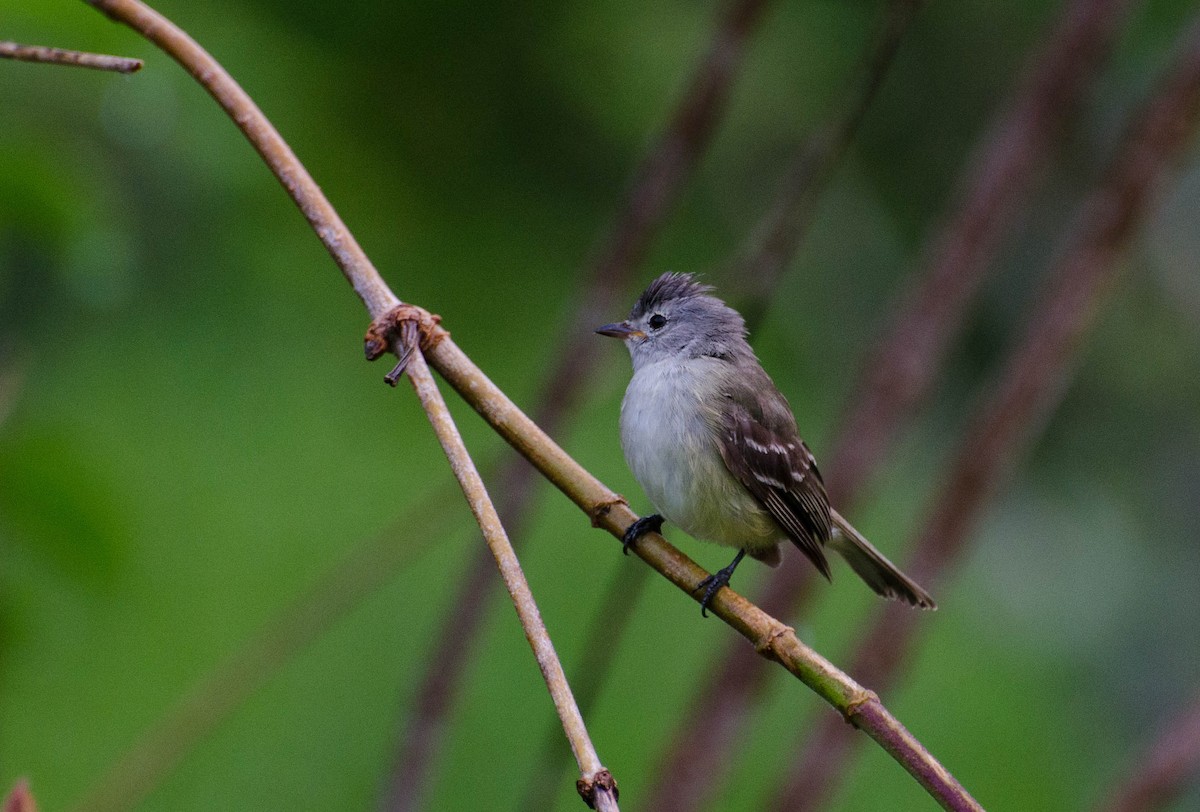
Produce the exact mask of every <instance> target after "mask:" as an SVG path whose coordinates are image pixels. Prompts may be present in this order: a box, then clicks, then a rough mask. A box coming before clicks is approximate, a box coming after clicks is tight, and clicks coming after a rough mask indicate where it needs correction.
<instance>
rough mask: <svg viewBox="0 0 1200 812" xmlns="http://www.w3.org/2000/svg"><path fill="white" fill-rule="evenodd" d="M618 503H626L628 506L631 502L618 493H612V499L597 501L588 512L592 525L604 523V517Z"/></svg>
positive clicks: (597, 525) (596, 525)
mask: <svg viewBox="0 0 1200 812" xmlns="http://www.w3.org/2000/svg"><path fill="white" fill-rule="evenodd" d="M618 505H625V506H626V507H628V506H629V503H628V502H626V501H625V497H624V496H621V495H620V494H616V493H614V494H613V495H612V498H611V499H605V500H604V501H602V502H597V503H596V504H594V505H592V507H591V508H590V509H589V510H588V512H587V514H588V518H589V519H591V520H592V527H600V526H601V525H603V524H604V517H606V516H607V515H608V513H609V511H611V510H612V509H613V508H615V507H617V506H618Z"/></svg>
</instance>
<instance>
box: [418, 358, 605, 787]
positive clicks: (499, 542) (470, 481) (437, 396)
mask: <svg viewBox="0 0 1200 812" xmlns="http://www.w3.org/2000/svg"><path fill="white" fill-rule="evenodd" d="M399 354H400V353H397V355H399ZM408 377H409V380H411V381H412V385H413V389H415V390H416V392H417V397H418V398H420V400H421V405H422V406H423V407H424V408H425V413H426V414H427V415H428V416H429V422H430V424H431V425H432V426H433V430H434V433H436V434H437V438H438V442H440V443H441V445H442V450H443V451H445V452H446V457H447V459H449V460H450V468H451V469H452V470H453V471H454V476H455V477H456V478H457V479H458V482H459V484H460V485H461V486H462V490H463V495H464V496H466V497H467V502H468V503H469V504H470V506H471V512H472V513H473V514H474V515H475V521H476V522H478V524H479V528H480V530H482V531H483V537H484V540H485V541H486V542H487V545H488V549H490V550H491V552H492V555H493V556H495V558H496V566H497V567H498V568H499V570H500V575H501V577H502V578H503V579H504V586H505V587H506V588H507V589H508V594H509V595H510V596H511V597H512V601H513V606H514V607H515V608H516V610H517V616H518V617H520V619H521V627H522V628H523V629H524V630H525V637H526V638H527V639H528V640H529V645H530V647H531V648H532V649H533V653H534V656H535V657H536V659H537V663H538V668H540V669H541V671H542V678H543V679H545V681H546V687H547V688H548V689H549V690H550V696H551V698H552V699H553V700H554V707H555V709H556V710H557V711H558V716H559V719H560V720H561V721H562V725H563V730H564V731H565V732H566V734H567V740H568V741H569V742H570V743H571V751H572V752H573V753H574V754H575V761H576V762H577V763H578V764H579V772H580V778H579V788H580V789H579V794H580V795H582V796H583V798H584V800H585V801H586V802H587V805H588V806H589V807H591V808H593V809H597V808H598V809H601V810H615V809H616V808H617V787H616V783H615V782H614V781H613V779H612V775H611V774H610V773H609V772H608V770H606V769H605V768H604V765H603V764H601V763H600V757H599V756H598V755H596V748H595V747H593V746H592V741H591V739H590V738H589V737H588V733H587V728H586V726H585V725H584V722H583V716H582V714H580V712H579V707H578V706H577V705H576V704H575V697H574V696H572V694H571V687H570V686H569V685H568V684H567V675H566V674H565V673H563V668H562V663H560V662H559V660H558V655H557V654H556V653H555V651H554V645H553V643H551V642H550V635H549V634H548V633H547V632H546V627H545V625H544V624H543V623H542V617H541V614H540V613H539V612H538V608H537V604H536V603H535V602H534V600H533V592H531V591H530V589H529V583H528V582H527V581H526V580H525V574H524V573H523V572H522V571H521V564H520V562H518V561H517V554H516V552H514V551H513V548H512V544H510V543H509V541H508V534H507V533H505V532H504V526H503V525H502V524H500V515H499V514H498V513H496V508H495V506H494V505H493V504H492V500H491V499H490V498H489V497H488V495H487V490H486V489H485V488H484V487H483V479H481V478H480V476H479V472H478V471H477V470H476V469H475V463H474V461H473V460H472V459H471V455H470V454H469V453H468V452H467V448H466V446H465V445H464V444H463V441H462V437H460V436H459V434H458V428H457V427H456V426H455V425H454V419H453V418H452V417H451V416H450V410H449V409H448V408H446V402H445V400H443V399H442V395H441V393H440V392H439V391H438V388H437V384H435V383H434V381H433V376H432V375H430V374H429V368H428V367H427V366H426V365H425V359H424V356H422V355H421V353H420V352H414V353H413V355H412V358H411V359H410V360H409V363H408Z"/></svg>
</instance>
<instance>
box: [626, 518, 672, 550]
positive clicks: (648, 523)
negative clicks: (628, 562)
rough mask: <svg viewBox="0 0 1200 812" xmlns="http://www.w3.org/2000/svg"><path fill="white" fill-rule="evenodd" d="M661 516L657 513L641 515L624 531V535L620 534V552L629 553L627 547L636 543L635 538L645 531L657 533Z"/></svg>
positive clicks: (661, 520)
mask: <svg viewBox="0 0 1200 812" xmlns="http://www.w3.org/2000/svg"><path fill="white" fill-rule="evenodd" d="M663 521H664V520H663V517H662V516H659V515H658V514H657V513H655V514H653V515H651V516H643V517H642V518H640V519H638V520H637V521H636V522H634V523H633V524H631V525H629V528H628V529H627V530H626V531H625V535H623V536H621V552H623V553H625V555H629V548H630V547H632V546H633V545H634V544H636V543H637V540H638V539H640V538H641V537H642V536H644V535H646V534H647V533H657V532H659V531H660V530H662V526H663Z"/></svg>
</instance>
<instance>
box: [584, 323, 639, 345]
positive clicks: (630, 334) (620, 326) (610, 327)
mask: <svg viewBox="0 0 1200 812" xmlns="http://www.w3.org/2000/svg"><path fill="white" fill-rule="evenodd" d="M596 332H597V333H599V334H600V335H602V336H612V337H613V338H619V339H621V340H622V341H624V340H625V339H627V338H645V337H646V334H645V333H643V332H642V331H641V330H635V329H634V328H632V327H630V326H629V322H627V321H615V322H613V323H612V324H605V325H604V326H602V327H597V328H596Z"/></svg>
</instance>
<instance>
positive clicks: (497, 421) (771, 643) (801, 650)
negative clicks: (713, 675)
mask: <svg viewBox="0 0 1200 812" xmlns="http://www.w3.org/2000/svg"><path fill="white" fill-rule="evenodd" d="M87 2H89V3H91V4H92V5H94V6H96V7H98V8H100V9H102V10H103V11H105V12H106V13H107V14H109V15H110V16H111V17H113V18H114V19H116V20H118V21H119V22H122V23H125V24H127V25H129V26H131V27H132V28H134V29H135V30H137V31H138V32H139V33H141V34H142V35H143V36H145V37H147V38H149V39H150V40H152V41H153V42H155V43H156V44H157V45H159V46H160V47H161V48H163V49H164V50H165V51H166V52H167V53H168V54H170V55H171V56H172V57H174V58H175V59H177V60H178V61H180V62H181V64H183V65H184V66H185V67H186V68H187V69H188V70H189V72H191V73H192V75H193V76H194V77H196V79H197V80H198V81H199V82H201V84H203V85H204V86H205V88H206V89H207V90H208V91H209V93H210V94H211V95H212V96H213V97H214V98H215V99H216V100H217V102H218V103H219V104H221V106H222V107H223V108H225V109H226V110H227V112H229V114H230V116H231V117H232V118H233V119H234V121H235V122H236V123H237V124H238V126H239V128H241V129H242V131H243V133H245V134H246V136H247V137H248V138H250V140H251V141H252V142H253V143H254V146H255V148H256V149H257V150H258V151H259V154H260V155H262V157H263V159H264V161H266V162H267V164H268V166H270V167H271V169H272V171H274V172H275V173H276V176H277V177H279V179H280V181H281V182H282V183H283V185H284V187H285V188H286V189H287V191H288V193H289V194H290V195H291V196H292V198H293V200H295V201H296V203H297V205H298V206H299V207H300V209H301V211H302V212H303V213H304V214H305V216H306V217H307V218H308V219H309V220H310V222H311V223H312V224H313V228H314V230H315V231H316V233H317V235H318V236H319V237H320V238H321V240H322V242H323V243H324V244H325V245H326V248H327V249H328V250H329V252H330V254H331V255H332V256H333V258H334V259H335V261H336V262H337V264H338V266H339V268H341V270H342V272H343V274H344V275H345V276H346V278H347V280H348V281H349V282H350V283H351V285H352V286H353V288H354V290H355V291H356V292H357V293H358V295H359V297H360V298H361V299H362V300H363V303H364V304H365V305H366V307H367V310H368V312H370V313H371V315H372V316H373V317H374V318H376V319H378V318H380V317H382V316H385V315H387V314H388V313H390V312H391V311H393V310H395V309H396V306H397V304H398V300H397V299H396V296H395V294H393V293H392V292H391V290H390V289H389V288H388V287H387V285H386V284H385V283H384V282H383V280H382V278H381V277H380V276H379V274H378V272H377V271H376V270H375V268H374V266H372V265H371V263H370V261H369V260H368V259H367V257H366V255H365V254H364V253H363V251H362V249H361V248H360V247H359V246H358V244H357V242H356V241H355V239H354V237H353V235H352V234H351V233H350V232H349V231H348V230H347V229H346V227H345V225H344V224H343V223H342V222H341V220H340V218H338V217H337V215H336V213H335V212H333V208H332V206H331V205H330V204H329V202H328V200H326V199H325V198H324V196H323V194H322V193H321V191H320V189H319V188H318V187H317V186H316V184H315V183H314V182H313V180H312V178H311V176H310V175H309V174H308V172H307V171H306V170H305V169H304V168H303V166H302V165H300V163H299V161H298V160H297V159H296V157H295V155H294V154H293V153H292V152H291V150H290V149H289V148H288V147H287V145H286V144H285V143H284V142H283V139H282V138H281V137H280V136H279V134H278V132H276V131H275V130H274V128H273V127H272V126H271V124H270V123H269V122H268V121H267V120H266V118H265V117H264V116H263V115H262V113H261V111H259V110H258V108H257V107H256V106H255V105H254V104H253V102H252V101H251V100H250V98H249V97H248V96H247V95H246V94H245V92H244V91H242V90H241V88H239V87H238V86H237V84H236V83H235V82H234V81H233V79H232V78H231V77H230V76H229V75H228V73H226V72H225V71H224V70H223V69H222V68H221V67H220V66H219V65H218V64H217V63H216V62H215V60H213V58H212V57H211V56H210V55H208V54H207V53H206V52H205V51H204V50H203V49H202V48H200V46H199V45H197V44H196V43H195V42H194V41H193V40H192V39H191V38H190V37H188V36H187V35H186V34H184V33H183V32H182V31H181V30H179V29H178V28H177V27H176V26H175V25H174V24H173V23H171V22H170V21H169V20H167V19H166V18H165V17H163V16H161V15H159V14H157V13H156V12H154V11H152V10H151V9H149V8H148V7H146V6H145V5H144V4H142V3H141V2H139V0H87ZM408 307H409V308H410V309H411V310H412V311H414V312H416V311H419V312H421V313H423V312H424V311H420V309H419V308H415V307H412V306H408ZM423 335H424V336H425V338H426V341H425V345H424V346H423V347H422V352H423V353H424V355H423V356H422V358H423V359H428V360H429V362H430V364H431V365H432V366H433V367H434V368H435V369H437V370H438V372H440V373H441V374H442V376H443V377H444V378H445V379H446V381H447V382H448V383H449V384H450V385H451V386H452V387H454V389H455V390H456V391H457V392H458V393H459V394H460V395H461V396H462V397H463V399H464V400H466V401H467V403H468V404H470V405H471V407H472V408H474V409H475V410H476V411H477V412H478V413H479V414H480V415H481V416H482V417H483V418H484V419H485V420H486V421H487V423H488V424H489V425H490V426H491V427H492V428H493V429H494V430H495V431H496V432H497V433H498V434H499V435H500V436H501V437H503V438H504V439H505V440H506V441H507V442H508V443H509V444H510V445H511V446H513V447H514V448H516V449H517V450H518V451H519V452H520V453H521V454H522V455H524V456H525V457H526V459H528V460H529V461H530V462H532V463H533V464H534V466H535V467H537V469H538V470H539V471H541V472H542V474H543V475H544V476H545V477H546V478H547V479H549V480H550V481H551V482H552V483H553V484H554V485H555V486H556V487H558V488H559V489H560V490H561V491H562V492H563V493H564V494H566V496H567V497H568V498H570V499H571V501H573V502H574V503H575V504H576V505H578V506H579V507H580V508H581V509H582V510H583V511H584V512H585V513H586V514H587V515H588V516H590V517H591V518H592V521H593V524H595V525H596V526H599V527H602V528H603V529H604V530H606V531H607V532H609V533H610V534H611V535H612V536H614V537H615V538H620V537H621V536H622V535H623V533H624V532H625V530H626V528H628V527H629V525H630V524H632V523H633V521H634V520H635V519H636V518H637V517H636V515H635V514H634V513H633V512H632V511H631V510H629V508H628V506H627V505H626V504H625V502H624V500H623V499H621V498H620V497H619V496H618V495H617V494H615V493H614V492H613V491H611V490H610V489H609V488H607V487H605V486H604V484H603V483H601V482H600V481H599V480H597V479H596V478H595V477H593V476H592V475H591V474H590V473H588V472H587V470H586V469H584V468H583V467H582V466H581V465H579V463H577V462H576V461H575V460H574V459H572V458H571V457H570V456H569V455H568V454H567V453H566V452H565V451H563V450H562V449H561V448H560V447H559V446H558V445H556V444H555V443H554V441H553V440H551V439H550V438H549V437H548V436H547V435H546V434H545V433H544V432H543V431H542V430H541V429H540V428H539V427H538V426H537V425H536V424H535V423H533V421H531V420H530V419H529V418H528V417H527V416H526V415H525V414H524V413H523V412H521V410H520V409H518V408H517V407H516V405H515V404H513V402H512V401H511V400H510V399H509V398H508V397H507V396H506V395H505V394H504V393H503V392H502V391H501V390H500V389H499V388H498V387H496V385H495V384H493V383H492V382H491V381H490V380H489V379H488V378H487V377H486V376H485V375H484V374H483V372H482V371H480V369H479V368H478V367H476V366H475V365H474V364H473V363H472V362H471V361H470V359H469V358H467V356H466V355H465V354H464V353H463V352H462V350H461V349H459V348H458V347H457V345H455V343H454V342H453V341H452V340H451V339H450V338H449V337H448V334H446V333H445V332H444V331H442V330H440V328H438V327H436V326H432V327H430V328H428V329H427V330H426V331H423ZM416 357H417V356H415V355H414V358H416ZM636 552H637V554H638V556H639V557H640V558H642V560H644V561H646V562H647V563H649V564H650V565H651V566H652V567H654V569H656V570H657V571H658V572H659V573H660V574H662V575H663V576H664V577H665V578H666V579H667V580H669V581H670V582H671V583H673V584H675V585H676V586H677V587H679V588H680V589H681V590H683V591H684V592H685V593H686V594H688V595H690V596H691V597H692V598H693V599H695V600H697V601H698V600H699V595H698V593H697V590H698V586H699V583H700V582H701V581H702V580H703V579H704V578H706V577H707V575H708V573H706V572H705V571H704V570H703V569H702V568H700V567H699V566H697V565H696V564H695V563H694V562H692V561H691V560H690V559H688V558H687V557H686V556H684V555H683V554H682V553H680V552H679V551H678V550H676V549H675V548H674V547H672V546H671V545H670V544H669V543H668V542H667V541H666V539H664V538H663V537H662V536H660V535H658V534H647V535H646V536H644V537H642V539H641V540H640V541H639V543H638V545H637V550H636ZM709 611H710V612H711V613H712V614H713V615H715V616H716V617H719V618H721V619H722V620H723V621H724V622H725V623H727V624H728V625H729V626H731V627H732V628H733V629H734V630H735V631H737V632H738V633H739V634H742V635H743V636H744V637H746V638H747V639H748V640H750V641H751V642H752V643H754V644H755V647H756V649H757V650H758V651H760V652H761V653H762V654H763V655H764V656H766V657H768V658H769V659H772V660H775V661H777V662H779V663H780V664H782V665H783V666H784V667H785V668H786V669H787V670H788V671H789V672H791V673H792V674H794V675H795V676H796V677H797V678H799V679H800V680H801V681H803V682H804V683H805V684H806V685H808V686H809V687H811V688H812V689H813V690H814V691H815V692H816V693H817V694H818V695H820V696H821V697H822V698H823V699H825V700H826V701H827V702H829V703H830V704H831V705H833V706H834V707H836V708H837V709H838V710H840V711H841V712H842V714H843V715H844V716H845V717H846V718H847V719H848V720H850V721H851V722H852V723H853V724H854V725H856V726H857V727H860V728H861V729H862V730H863V731H864V732H866V733H867V734H868V735H869V736H871V737H872V738H873V739H875V740H876V741H877V742H878V743H879V744H880V746H881V747H883V748H884V750H885V751H887V752H888V753H889V754H890V755H891V756H892V757H893V758H894V759H896V761H897V762H899V763H900V764H901V765H902V766H904V767H905V769H906V770H908V771H909V772H910V773H911V774H912V775H913V776H914V777H915V778H916V779H917V780H918V781H919V782H920V783H921V785H922V786H924V787H925V788H926V790H927V791H928V792H929V793H930V794H931V795H932V796H933V797H934V798H936V799H937V800H938V801H939V802H940V803H941V804H942V805H943V806H945V807H946V808H949V809H979V808H980V807H979V805H978V804H977V803H976V802H975V801H974V800H973V799H972V798H971V797H970V795H969V794H967V792H966V790H964V789H963V788H962V786H961V785H959V784H958V782H957V781H956V780H955V779H954V778H953V776H951V775H950V774H949V773H948V772H947V771H946V770H945V768H944V767H942V766H941V764H939V763H938V761H937V760H936V759H934V758H933V756H932V755H931V754H930V753H929V752H928V751H927V750H925V748H924V747H923V746H922V745H921V744H920V742H918V741H917V740H916V739H915V738H914V737H913V736H912V735H911V734H910V733H909V732H908V731H907V730H906V729H905V728H904V726H903V725H901V724H900V722H899V721H898V720H897V719H896V718H895V717H893V716H892V715H891V714H889V713H888V712H887V711H886V709H884V708H883V706H882V705H881V704H880V703H879V700H878V698H877V697H876V696H875V695H874V694H872V693H871V692H869V691H867V690H865V689H863V688H862V687H861V686H860V685H858V684H857V683H855V682H854V681H853V680H851V679H850V678H849V677H847V676H846V675H845V674H843V673H842V672H840V671H838V670H837V669H836V668H834V667H833V665H832V664H831V663H829V662H828V661H827V660H825V659H824V658H823V657H821V656H820V655H819V654H817V653H816V652H815V651H813V650H812V649H809V648H808V647H807V646H805V645H804V644H803V643H801V642H800V640H799V639H797V637H796V635H795V632H794V631H793V630H792V629H790V628H788V627H786V626H784V625H783V624H781V623H780V622H779V621H778V620H775V619H774V618H772V617H770V616H769V615H767V614H766V613H765V612H763V611H762V610H761V609H759V608H758V607H756V606H754V605H753V604H751V603H750V602H749V601H747V600H746V599H745V598H743V597H741V596H740V595H738V594H736V593H734V592H733V591H732V590H729V589H725V590H722V591H721V592H719V593H718V594H717V596H716V597H715V599H714V600H713V601H712V604H711V605H710V606H709Z"/></svg>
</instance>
